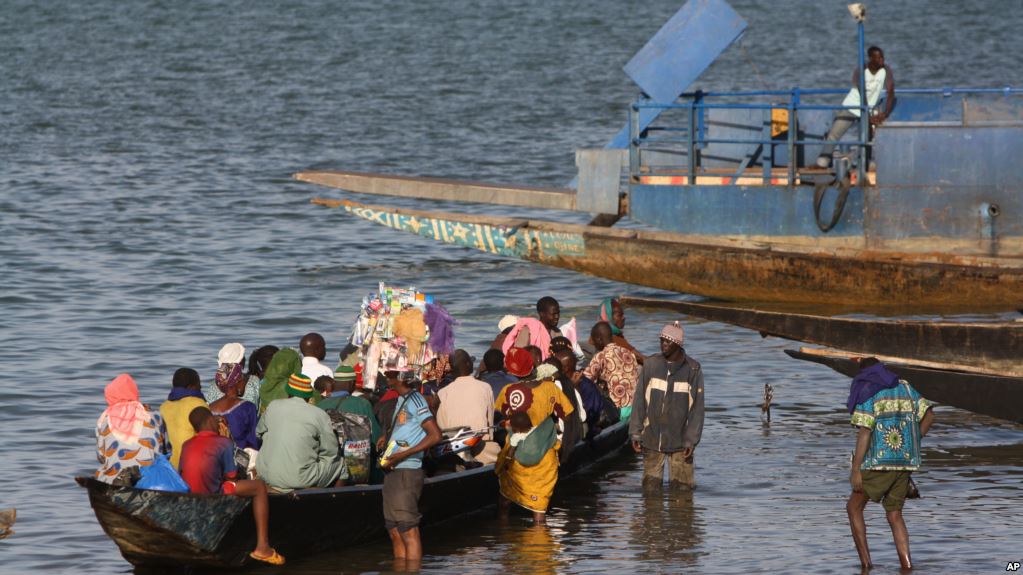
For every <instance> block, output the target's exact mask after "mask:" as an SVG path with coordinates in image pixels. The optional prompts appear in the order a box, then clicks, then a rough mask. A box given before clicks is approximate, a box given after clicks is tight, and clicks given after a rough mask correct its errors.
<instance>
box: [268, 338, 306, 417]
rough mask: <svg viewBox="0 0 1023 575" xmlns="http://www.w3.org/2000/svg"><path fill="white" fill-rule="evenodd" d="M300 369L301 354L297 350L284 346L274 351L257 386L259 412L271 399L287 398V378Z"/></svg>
mask: <svg viewBox="0 0 1023 575" xmlns="http://www.w3.org/2000/svg"><path fill="white" fill-rule="evenodd" d="M301 371H302V356H301V355H299V354H298V352H297V351H295V350H293V349H291V348H290V347H286V348H284V349H282V350H280V351H278V352H277V353H275V354H274V355H273V359H271V360H270V365H268V366H266V373H265V374H264V376H263V383H262V384H260V386H259V413H261V414H262V413H263V412H265V411H266V407H267V406H268V405H270V402H271V401H273V400H275V399H285V398H287V397H288V392H287V386H288V378H289V377H291V374H293V373H300V372H301Z"/></svg>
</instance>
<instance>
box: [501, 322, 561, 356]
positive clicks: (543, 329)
mask: <svg viewBox="0 0 1023 575" xmlns="http://www.w3.org/2000/svg"><path fill="white" fill-rule="evenodd" d="M524 327H525V328H528V329H529V345H535V346H536V347H538V348H540V357H541V358H542V359H547V357H548V356H549V355H550V353H551V332H549V331H548V330H547V326H545V325H544V324H543V322H541V321H540V320H538V319H536V318H533V317H523V318H519V321H517V322H515V327H513V328H512V330H511V331H510V332H508V337H505V338H504V343H503V344H501V351H503V352H504V353H505V354H507V353H508V350H509V349H511V348H512V347H513V346H514V345H515V338H516V337H518V336H519V332H520V331H522V328H524Z"/></svg>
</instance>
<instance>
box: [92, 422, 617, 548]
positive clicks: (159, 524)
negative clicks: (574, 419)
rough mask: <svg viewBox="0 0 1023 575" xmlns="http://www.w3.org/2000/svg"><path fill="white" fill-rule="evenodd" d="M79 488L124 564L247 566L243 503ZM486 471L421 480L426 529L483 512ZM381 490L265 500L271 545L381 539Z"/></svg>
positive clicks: (611, 432) (338, 544) (603, 443)
mask: <svg viewBox="0 0 1023 575" xmlns="http://www.w3.org/2000/svg"><path fill="white" fill-rule="evenodd" d="M627 444H628V424H627V423H625V422H623V423H619V424H617V425H615V426H612V427H610V428H608V429H606V430H604V431H603V432H602V433H601V434H599V435H597V436H596V437H595V438H594V439H593V440H591V441H587V442H580V443H579V444H578V445H577V446H576V448H575V449H574V450H573V451H572V452H571V454H570V456H569V458H568V460H567V461H566V462H565V463H564V464H563V465H562V467H561V469H560V471H559V474H560V475H561V476H567V475H569V474H571V473H573V472H575V471H578V470H580V469H583V468H585V467H587V466H589V465H592V464H594V463H596V462H597V461H600V460H601V459H603V458H606V457H611V456H614V455H616V454H618V453H620V452H621V451H622V450H623V449H624V448H625V447H626V446H627ZM76 480H77V482H78V483H79V484H80V485H81V486H83V487H85V488H86V489H87V490H88V492H89V501H90V503H91V504H92V508H93V510H94V511H95V513H96V518H97V519H98V520H99V523H100V525H102V527H103V530H104V531H105V532H106V534H107V535H108V536H109V537H110V538H111V539H113V541H114V543H116V544H117V546H118V548H119V549H120V550H121V554H122V555H123V556H124V558H125V559H126V560H127V561H128V562H129V563H131V564H133V565H135V566H145V567H167V566H203V567H236V566H239V565H242V564H244V563H246V562H248V561H251V560H250V559H248V552H249V551H251V550H252V549H253V546H254V544H255V525H254V523H253V520H252V512H251V509H250V501H249V500H248V499H243V498H238V497H229V496H221V495H193V494H182V493H168V492H162V491H148V490H141V489H133V488H128V487H114V486H111V485H108V484H106V483H102V482H100V481H97V480H95V479H93V478H84V477H79V478H77V479H76ZM497 493H498V484H497V475H496V474H495V473H494V466H493V465H485V466H483V467H480V468H478V469H472V470H467V471H462V472H458V473H450V474H446V475H440V476H436V477H431V478H428V479H427V480H426V482H425V484H424V486H423V493H422V496H421V498H420V510H421V511H422V513H423V522H424V523H433V522H437V521H443V520H445V519H449V518H452V517H455V516H458V515H464V514H467V513H472V512H476V511H479V510H481V509H485V508H487V507H489V506H491V505H493V504H495V503H496V501H497ZM382 509H383V503H382V496H381V486H380V485H365V486H351V487H341V488H334V489H307V490H302V491H298V492H293V493H290V494H279V495H278V494H275V495H271V496H270V538H271V544H272V545H273V546H274V547H275V548H276V549H277V550H278V551H280V552H281V553H282V554H283V555H284V556H285V557H287V556H289V555H292V556H296V557H297V556H307V555H309V554H313V553H316V552H322V551H327V550H331V549H339V548H343V547H346V546H350V545H354V544H357V543H360V542H364V541H367V540H372V539H377V538H381V537H384V536H385V530H384V520H383V512H382Z"/></svg>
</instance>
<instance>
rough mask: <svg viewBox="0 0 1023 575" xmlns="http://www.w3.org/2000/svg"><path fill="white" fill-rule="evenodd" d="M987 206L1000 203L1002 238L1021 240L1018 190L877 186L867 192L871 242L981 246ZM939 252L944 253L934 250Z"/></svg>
mask: <svg viewBox="0 0 1023 575" xmlns="http://www.w3.org/2000/svg"><path fill="white" fill-rule="evenodd" d="M986 204H996V205H997V206H998V208H999V211H1000V214H999V215H998V216H997V217H996V218H994V221H995V229H996V230H997V234H998V235H999V236H1001V237H1005V236H1016V237H1019V236H1023V196H1021V195H1020V193H1019V187H1018V186H1014V187H1008V186H979V187H947V186H910V187H899V188H890V187H885V186H879V187H878V188H876V189H874V190H870V191H868V193H867V212H866V213H867V223H866V225H865V226H864V227H865V233H866V236H867V239H868V240H893V239H905V238H914V237H946V238H953V239H964V240H974V239H975V240H978V241H981V240H982V239H983V238H984V237H985V236H986V234H987V233H989V232H988V226H989V222H990V221H991V219H990V216H988V215H987V213H986V209H985V208H986V207H987V206H986ZM935 249H940V248H939V247H938V246H935Z"/></svg>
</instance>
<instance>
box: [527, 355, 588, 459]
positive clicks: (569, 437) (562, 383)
mask: <svg viewBox="0 0 1023 575" xmlns="http://www.w3.org/2000/svg"><path fill="white" fill-rule="evenodd" d="M559 353H569V352H567V351H566V350H562V351H560V352H559ZM574 357H575V356H573V359H574ZM544 363H545V364H547V365H549V366H550V369H552V370H554V375H553V377H554V385H556V386H558V388H559V389H560V390H561V391H562V393H564V394H565V397H567V398H568V401H569V403H571V404H572V414H571V415H568V416H566V417H565V418H564V419H562V420H560V421H558V441H560V442H561V448H560V449H559V450H558V460H559V461H560V462H561V463H564V462H565V461H566V460H567V459H568V456H569V454H571V453H572V450H573V449H575V444H576V442H578V441H579V440H581V439H583V438H584V437H586V410H585V409H584V408H583V398H582V396H581V395H580V394H579V392H578V391H577V390H576V388H575V384H574V383H573V382H572V378H571V377H569V376H567V375H565V372H563V371H562V369H561V361H560V360H559V359H558V358H557V356H553V357H550V358H547V361H546V362H544ZM541 367H543V366H541ZM536 373H537V377H539V376H540V374H541V370H540V368H537V370H536ZM544 373H546V371H545V372H544ZM548 377H549V376H548Z"/></svg>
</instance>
